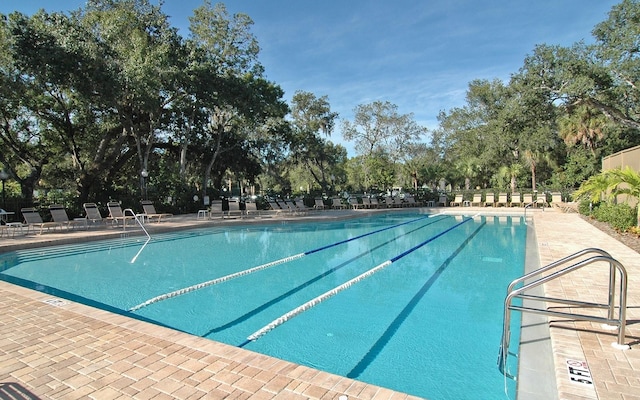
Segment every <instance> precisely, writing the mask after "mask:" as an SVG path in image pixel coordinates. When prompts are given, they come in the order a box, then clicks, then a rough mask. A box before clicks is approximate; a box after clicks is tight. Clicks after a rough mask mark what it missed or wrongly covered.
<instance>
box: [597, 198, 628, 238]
mask: <svg viewBox="0 0 640 400" xmlns="http://www.w3.org/2000/svg"><path fill="white" fill-rule="evenodd" d="M593 217H594V218H595V219H597V220H598V221H602V222H607V223H608V224H609V225H611V227H612V228H614V229H616V230H618V231H621V232H625V231H627V230H628V229H629V228H631V227H632V226H635V225H636V210H635V209H634V208H631V207H630V206H629V205H628V204H608V203H603V204H600V206H599V207H598V208H596V209H594V210H593Z"/></svg>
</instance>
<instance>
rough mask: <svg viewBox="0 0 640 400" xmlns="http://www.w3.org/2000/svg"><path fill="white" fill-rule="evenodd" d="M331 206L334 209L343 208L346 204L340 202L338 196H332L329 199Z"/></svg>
mask: <svg viewBox="0 0 640 400" xmlns="http://www.w3.org/2000/svg"><path fill="white" fill-rule="evenodd" d="M331 208H333V209H334V210H342V209H343V208H346V206H345V205H343V204H342V200H340V198H339V197H334V198H333V199H331Z"/></svg>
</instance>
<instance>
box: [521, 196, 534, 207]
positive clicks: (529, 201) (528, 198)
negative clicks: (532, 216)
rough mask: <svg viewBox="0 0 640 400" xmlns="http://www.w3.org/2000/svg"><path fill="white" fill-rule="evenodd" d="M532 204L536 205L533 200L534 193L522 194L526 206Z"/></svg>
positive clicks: (523, 203)
mask: <svg viewBox="0 0 640 400" xmlns="http://www.w3.org/2000/svg"><path fill="white" fill-rule="evenodd" d="M530 204H531V205H535V204H534V202H533V194H531V193H525V194H524V195H522V205H523V206H525V207H526V206H528V205H530Z"/></svg>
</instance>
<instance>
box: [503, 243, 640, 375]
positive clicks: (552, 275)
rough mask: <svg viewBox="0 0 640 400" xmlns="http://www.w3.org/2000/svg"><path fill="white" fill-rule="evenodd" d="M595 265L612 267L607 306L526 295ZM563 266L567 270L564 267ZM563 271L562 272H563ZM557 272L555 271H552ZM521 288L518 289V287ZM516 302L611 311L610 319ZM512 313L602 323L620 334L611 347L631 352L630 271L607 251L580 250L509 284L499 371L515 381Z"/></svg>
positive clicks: (594, 249) (608, 317)
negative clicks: (628, 323)
mask: <svg viewBox="0 0 640 400" xmlns="http://www.w3.org/2000/svg"><path fill="white" fill-rule="evenodd" d="M587 255H589V257H588V258H583V259H582V260H579V261H576V262H575V263H573V264H571V265H569V266H565V265H566V264H569V263H570V262H571V261H574V260H577V259H578V258H581V257H586V256H587ZM594 263H607V264H608V265H609V295H608V302H607V304H600V303H589V302H584V301H578V300H568V299H559V298H551V297H544V296H536V295H530V294H526V293H525V292H527V291H528V290H530V289H533V288H535V287H538V286H540V285H542V284H544V283H546V282H549V281H551V280H553V279H556V278H559V277H561V276H563V275H566V274H568V273H570V272H573V271H576V270H578V269H581V268H583V267H586V266H587V265H591V264H594ZM563 266H564V267H563ZM561 267H562V268H561ZM555 268H561V269H557V270H555V271H551V270H552V269H555ZM618 272H619V273H620V285H619V296H618V300H619V303H618V307H617V308H618V310H619V311H618V313H617V314H618V315H617V318H616V312H615V309H616V304H615V297H616V287H615V286H616V275H617V273H618ZM530 279H535V280H533V281H531V282H529V283H526V284H525V280H530ZM518 285H522V286H520V287H518V288H516V286H518ZM514 299H523V300H525V299H526V300H533V301H541V302H550V303H560V304H568V305H570V306H577V307H582V308H606V309H607V310H608V313H607V317H606V318H605V317H598V316H594V315H586V314H576V313H571V312H560V311H554V310H551V309H545V308H533V307H525V306H523V305H522V306H521V305H514V304H513V300H514ZM511 311H520V312H531V313H536V314H542V315H549V316H554V317H562V318H571V319H577V320H584V321H592V322H600V323H602V324H603V328H604V329H608V330H615V329H617V330H618V339H617V342H615V343H612V346H613V347H614V348H617V349H622V350H624V349H628V348H629V346H628V345H627V344H625V329H626V311H627V271H626V269H625V268H624V266H623V265H622V264H620V262H618V261H617V260H615V259H614V258H613V257H611V255H610V254H609V253H607V252H606V251H604V250H601V249H596V248H588V249H584V250H581V251H579V252H577V253H574V254H571V255H569V256H567V257H565V258H563V259H561V260H558V261H555V262H553V263H551V264H549V265H547V266H544V267H542V268H539V269H537V270H535V271H533V272H530V273H528V274H526V275H523V276H521V277H520V278H518V279H515V280H514V281H512V282H511V283H510V284H509V287H508V289H507V297H506V298H505V301H504V323H503V327H502V342H501V344H500V351H499V354H498V369H499V370H500V372H501V373H502V374H503V375H505V376H506V377H508V378H511V379H514V380H515V377H514V376H513V375H511V374H509V373H508V372H507V369H506V365H507V358H508V356H509V354H510V353H509V340H510V336H511V332H510V325H511Z"/></svg>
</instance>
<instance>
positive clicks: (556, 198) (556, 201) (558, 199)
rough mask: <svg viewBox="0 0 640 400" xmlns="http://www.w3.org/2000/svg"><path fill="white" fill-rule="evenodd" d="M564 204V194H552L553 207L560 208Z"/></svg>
mask: <svg viewBox="0 0 640 400" xmlns="http://www.w3.org/2000/svg"><path fill="white" fill-rule="evenodd" d="M561 204H562V193H558V192H554V193H551V205H553V206H558V207H559V206H560V205H561Z"/></svg>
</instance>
